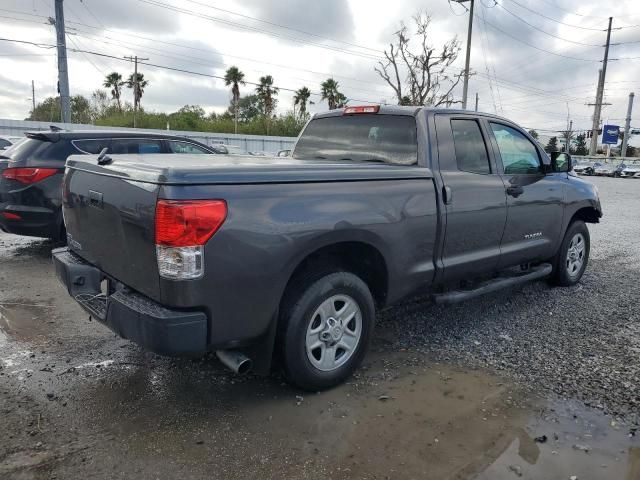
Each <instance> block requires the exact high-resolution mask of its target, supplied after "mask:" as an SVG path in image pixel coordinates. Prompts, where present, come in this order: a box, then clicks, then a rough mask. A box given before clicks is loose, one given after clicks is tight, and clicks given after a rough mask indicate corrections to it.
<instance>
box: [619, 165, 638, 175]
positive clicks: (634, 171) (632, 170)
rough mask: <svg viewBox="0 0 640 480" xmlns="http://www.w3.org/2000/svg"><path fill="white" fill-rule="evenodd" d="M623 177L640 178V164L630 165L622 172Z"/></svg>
mask: <svg viewBox="0 0 640 480" xmlns="http://www.w3.org/2000/svg"><path fill="white" fill-rule="evenodd" d="M620 177H621V178H640V165H629V166H628V167H627V168H625V169H624V170H622V172H620Z"/></svg>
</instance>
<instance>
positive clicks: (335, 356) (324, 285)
mask: <svg viewBox="0 0 640 480" xmlns="http://www.w3.org/2000/svg"><path fill="white" fill-rule="evenodd" d="M374 320H375V307H374V302H373V297H372V295H371V292H370V291H369V288H368V287H367V285H366V284H365V283H364V282H363V281H362V280H361V279H360V278H359V277H357V276H356V275H353V274H352V273H348V272H333V273H328V274H325V275H318V276H314V277H307V281H303V283H302V284H301V285H300V286H299V287H297V288H295V290H294V291H292V292H289V295H287V298H286V300H285V305H284V306H283V310H282V316H281V318H280V322H281V323H280V338H279V346H280V350H281V358H282V361H283V367H284V370H285V374H286V376H287V379H288V380H289V381H290V382H291V383H293V384H295V385H297V386H298V387H301V388H304V389H306V390H322V389H325V388H329V387H332V386H334V385H337V384H338V383H340V382H342V381H344V380H345V379H346V378H347V377H348V376H349V375H351V374H352V373H353V372H354V370H355V369H356V368H357V367H358V365H359V364H360V362H361V361H362V359H363V358H364V355H365V353H366V350H367V347H368V345H369V341H370V338H371V333H372V330H373V325H374Z"/></svg>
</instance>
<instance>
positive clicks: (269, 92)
mask: <svg viewBox="0 0 640 480" xmlns="http://www.w3.org/2000/svg"><path fill="white" fill-rule="evenodd" d="M256 94H257V95H258V99H259V101H260V107H261V109H262V113H263V115H264V118H265V120H266V124H267V135H269V126H270V124H271V117H272V115H273V112H274V111H275V108H276V105H277V100H276V99H275V97H276V95H278V88H277V87H274V85H273V77H272V76H271V75H266V76H264V77H260V80H259V83H258V86H257V87H256Z"/></svg>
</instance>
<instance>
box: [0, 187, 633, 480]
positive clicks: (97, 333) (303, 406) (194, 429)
mask: <svg viewBox="0 0 640 480" xmlns="http://www.w3.org/2000/svg"><path fill="white" fill-rule="evenodd" d="M594 181H595V182H596V183H598V185H599V187H600V190H601V195H602V196H603V202H604V201H607V202H609V201H610V202H612V203H613V202H614V201H615V202H617V201H618V199H620V200H619V201H625V202H629V201H631V202H632V203H631V206H632V207H634V208H635V210H633V209H631V210H629V209H627V208H625V209H623V211H621V212H620V214H619V215H617V216H613V219H614V220H610V221H608V222H605V221H603V223H602V224H600V225H597V226H595V227H594V228H592V249H593V259H594V260H593V263H592V264H591V265H590V269H595V270H594V272H593V274H592V276H590V277H586V278H585V285H587V287H585V288H591V285H592V283H593V282H595V281H596V279H600V278H601V277H599V276H598V275H604V278H606V279H608V280H611V276H607V275H614V274H615V272H610V271H609V270H608V269H609V268H612V267H609V266H608V265H609V264H608V263H607V258H608V255H609V254H610V252H614V251H628V250H631V249H632V248H631V247H630V246H629V245H627V244H626V243H623V242H622V240H621V239H624V238H626V237H625V235H627V236H628V235H630V234H634V235H635V232H636V229H637V223H634V222H638V220H637V218H638V216H637V215H638V214H637V212H638V211H640V194H638V192H639V191H640V182H634V181H632V180H630V181H625V180H614V179H595V180H594ZM634 195H635V196H634ZM630 198H631V200H629V199H630ZM633 202H635V203H633ZM634 212H635V213H634ZM636 242H637V237H636ZM636 245H637V244H636ZM51 248H52V244H51V243H50V242H47V241H44V240H39V239H25V238H20V237H14V236H10V235H5V234H1V233H0V479H5V478H7V479H49V478H58V479H67V478H100V479H102V478H104V479H107V478H109V479H110V478H154V479H155V478H158V479H165V478H167V479H168V478H181V479H192V478H193V479H196V478H208V479H211V478H220V479H235V478H238V479H244V478H251V479H256V478H336V479H341V478H345V479H346V478H358V479H359V478H367V479H387V478H390V479H394V478H416V479H422V478H433V479H467V478H477V479H482V480H501V479H518V478H524V479H570V478H576V479H578V480H584V479H622V480H638V479H640V439H639V437H640V435H636V432H637V425H635V424H634V423H633V421H631V420H630V417H629V416H624V415H613V416H611V415H606V414H605V413H603V410H605V409H604V408H591V407H589V406H587V405H586V403H591V402H585V401H584V398H582V397H584V395H579V393H580V391H582V390H580V387H581V385H580V384H578V385H577V386H576V388H577V389H578V393H576V394H575V395H570V394H568V393H565V394H562V395H559V394H558V392H555V393H554V391H553V389H552V388H549V387H548V386H547V385H546V384H543V383H542V382H538V380H537V377H526V378H524V377H522V375H519V374H518V371H516V370H514V369H509V368H506V367H504V368H503V367H500V368H497V367H492V364H491V363H487V364H486V365H485V366H483V364H480V363H479V362H475V361H472V360H473V359H472V357H471V356H470V355H461V356H458V357H456V356H454V355H451V354H450V352H449V351H448V350H446V351H445V349H444V347H440V343H439V342H434V343H433V344H430V343H429V340H428V338H424V339H423V337H422V336H415V335H414V341H412V342H409V341H405V340H404V338H403V334H402V325H403V323H402V322H403V320H404V318H403V317H404V316H405V315H406V314H407V312H408V311H411V312H412V314H411V315H412V317H411V319H410V321H411V322H415V321H416V320H415V318H414V317H415V315H419V314H420V315H423V316H424V321H429V320H432V319H433V318H432V317H433V316H434V315H436V316H438V315H440V310H438V308H436V307H433V306H431V305H429V304H428V302H426V301H424V300H423V299H420V298H418V299H415V298H414V299H409V300H408V301H407V302H405V303H404V304H403V305H400V306H398V307H397V308H392V309H389V310H387V311H385V312H383V313H382V314H381V323H380V325H381V328H379V329H378V331H377V332H376V336H375V339H374V343H373V348H372V352H371V354H370V355H368V357H367V358H366V360H365V364H364V366H363V367H362V368H361V369H360V370H359V371H358V373H357V374H356V375H355V376H354V377H353V378H352V379H350V380H349V382H348V383H347V384H345V385H343V386H340V387H338V388H335V389H333V390H331V391H327V392H322V393H316V394H309V393H303V392H300V391H297V390H295V389H292V388H291V387H289V386H287V385H286V384H284V383H283V382H282V379H281V378H280V377H278V375H274V376H272V377H269V378H258V377H253V376H247V377H237V376H234V375H233V374H231V373H229V372H228V371H227V370H226V369H225V368H224V367H222V366H221V365H220V364H219V363H218V362H217V361H216V360H215V358H214V357H212V356H207V357H205V358H200V359H169V358H163V357H159V356H156V355H153V354H149V353H145V352H143V351H142V350H140V349H139V348H138V347H137V346H135V345H133V344H131V343H130V342H128V341H126V340H122V339H120V338H117V337H116V336H115V335H114V334H112V333H111V332H110V331H109V330H107V329H106V328H105V327H103V326H102V325H100V324H97V323H95V322H91V321H89V318H88V315H87V314H86V313H84V312H83V311H82V310H81V309H80V308H79V307H78V306H77V305H76V304H75V303H74V302H73V301H71V299H70V298H69V297H68V295H67V294H66V292H65V291H64V289H63V288H62V287H61V286H60V285H59V284H58V283H57V281H56V280H55V277H54V274H53V270H52V267H51V263H50V257H49V252H50V250H51ZM617 271H618V272H619V271H620V270H617ZM633 271H634V272H638V270H637V269H636V270H633ZM618 275H620V274H619V273H618ZM635 278H636V280H640V274H639V275H637V276H636V277H635ZM555 291H557V290H556V289H544V290H543V287H542V286H540V285H531V286H527V287H524V288H523V289H522V290H518V291H514V292H511V293H509V294H508V295H513V298H514V299H515V300H514V301H523V302H527V303H528V304H529V306H531V305H530V304H531V303H535V302H536V299H537V298H538V299H540V300H539V301H540V302H542V301H545V302H546V301H548V298H547V296H549V295H556V294H555V293H554V292H555ZM505 295H507V294H505V293H503V294H501V295H499V296H494V297H488V298H486V299H484V300H480V301H478V302H470V303H469V304H467V305H462V306H459V307H456V309H457V310H456V312H455V316H456V318H457V319H458V320H459V321H460V322H462V325H464V328H465V329H466V332H465V333H468V334H469V338H472V339H480V340H481V341H482V342H483V343H482V345H480V343H481V342H480V341H477V340H475V341H474V340H472V344H471V346H472V347H478V346H482V348H490V347H489V346H486V345H485V343H486V341H485V337H486V336H487V334H486V330H485V326H484V325H483V324H481V323H480V322H469V321H467V316H471V317H474V316H477V314H478V312H481V311H486V310H487V309H488V308H489V307H490V306H491V305H494V304H499V303H500V301H502V298H503V297H504V296H505ZM563 295H565V296H563V297H561V298H562V302H563V304H566V303H567V302H571V301H572V300H571V299H572V298H574V299H575V300H574V301H579V295H580V291H578V290H576V292H574V293H573V295H574V297H572V296H570V295H569V296H567V295H566V293H565V294H563ZM605 297H606V296H605ZM517 299H521V300H517ZM603 301H606V299H603ZM616 305H617V307H616V308H618V310H617V312H618V313H616V315H618V316H620V315H624V316H625V326H624V328H625V329H626V330H624V332H627V330H628V332H627V333H625V336H624V340H621V342H622V343H621V345H623V347H624V348H625V352H627V349H631V350H629V351H630V352H631V353H632V354H633V348H634V345H635V346H636V347H637V346H638V345H640V344H639V343H637V342H635V341H630V340H629V339H630V338H631V339H633V338H640V335H637V334H638V332H640V319H639V318H638V317H637V316H636V314H635V312H631V311H622V310H621V309H620V305H619V303H617V304H616ZM534 307H535V305H534ZM542 307H543V305H540V307H539V309H540V308H542ZM512 308H513V307H512ZM544 308H546V307H544ZM416 311H417V313H416ZM518 312H520V313H519V315H532V313H529V311H528V310H526V309H524V308H523V309H522V310H518ZM597 314H598V315H599V312H594V313H593V315H597ZM492 315H495V317H496V321H497V322H500V321H501V317H502V315H503V314H501V313H500V312H497V313H496V312H492ZM504 315H505V316H506V315H507V313H505V314H504ZM584 315H588V314H584ZM584 315H582V316H584ZM627 317H628V320H627ZM433 320H434V323H435V325H437V327H438V328H439V329H440V330H441V331H446V332H449V331H451V332H455V335H454V334H452V335H451V339H450V343H449V348H459V347H460V349H461V350H462V349H463V348H465V347H464V342H462V341H461V340H460V338H458V337H459V334H458V333H459V332H457V330H455V329H453V328H452V327H449V326H447V325H443V324H441V322H443V320H441V319H438V321H435V319H433ZM447 321H449V320H447ZM580 321H581V319H580V318H576V319H575V322H576V329H579V328H580V323H579V322H580ZM392 325H395V327H392ZM519 325H520V324H519ZM450 328H451V330H449V329H450ZM616 328H617V327H616ZM634 332H635V333H634ZM494 334H495V332H493V331H491V335H493V336H497V335H494ZM510 335H511V336H508V335H507V337H508V338H509V339H511V337H513V342H518V341H519V340H518V338H517V337H516V335H515V334H514V333H511V334H510ZM593 336H594V337H593V340H594V341H593V342H592V343H591V344H590V345H592V349H593V352H592V353H593V355H597V354H598V351H599V350H598V348H599V343H598V338H599V337H598V338H596V333H594V334H593ZM618 336H619V335H618V333H617V331H616V335H612V337H611V338H612V339H615V338H618ZM465 338H466V337H465ZM416 339H417V340H416ZM498 341H499V342H502V343H505V342H512V340H507V339H506V338H501V339H498ZM608 341H609V342H611V341H614V340H611V339H609V340H608ZM473 342H475V343H477V344H478V345H475V343H473ZM502 343H499V344H498V345H502ZM452 345H453V347H452ZM509 345H511V343H509ZM491 348H493V347H491ZM636 353H640V350H638V351H636ZM567 354H569V355H570V354H571V352H567ZM499 355H506V352H505V351H504V350H501V349H494V351H493V353H492V358H493V357H495V356H498V357H499ZM449 358H450V360H448V359H449ZM616 358H617V357H616ZM509 359H510V361H511V357H509ZM549 360H550V361H551V362H554V361H557V360H556V359H555V357H550V358H549ZM624 360H625V361H626V363H630V362H633V361H635V362H636V366H637V363H638V362H640V360H639V359H638V356H637V355H636V356H635V358H634V357H633V355H632V356H625V357H624ZM626 368H627V370H624V368H623V365H618V366H616V365H613V367H612V369H613V370H612V371H613V372H615V371H618V372H622V371H630V370H629V365H627V366H626ZM514 372H515V373H514ZM612 375H614V376H615V375H616V374H615V373H613V374H612ZM618 375H620V374H618ZM622 380H624V381H622ZM622 380H621V381H620V382H617V383H616V382H614V383H612V385H613V387H612V388H628V389H630V392H631V393H630V394H624V395H623V394H620V395H618V396H616V397H615V398H616V399H617V400H616V401H617V402H618V403H624V402H627V403H629V408H630V409H631V410H633V409H634V408H635V405H633V404H632V401H633V399H634V398H637V395H638V394H637V390H638V388H639V386H638V385H637V384H635V383H634V382H635V380H633V379H631V380H630V379H628V378H626V379H622ZM625 382H626V383H627V384H628V387H624V384H625ZM618 384H620V385H618ZM585 388H586V387H585ZM595 403H598V402H595ZM594 406H595V404H594ZM618 410H620V411H622V410H621V409H620V408H618Z"/></svg>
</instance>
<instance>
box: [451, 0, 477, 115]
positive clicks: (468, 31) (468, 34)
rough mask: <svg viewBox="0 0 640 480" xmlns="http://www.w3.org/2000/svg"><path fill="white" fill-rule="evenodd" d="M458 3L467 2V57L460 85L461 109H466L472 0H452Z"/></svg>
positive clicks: (471, 28)
mask: <svg viewBox="0 0 640 480" xmlns="http://www.w3.org/2000/svg"><path fill="white" fill-rule="evenodd" d="M453 1H454V2H458V3H460V4H462V3H465V2H469V4H470V5H469V28H468V30H467V58H466V60H465V62H464V83H463V85H462V109H463V110H466V109H467V93H468V92H469V63H470V61H471V31H472V30H473V3H474V0H453Z"/></svg>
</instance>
